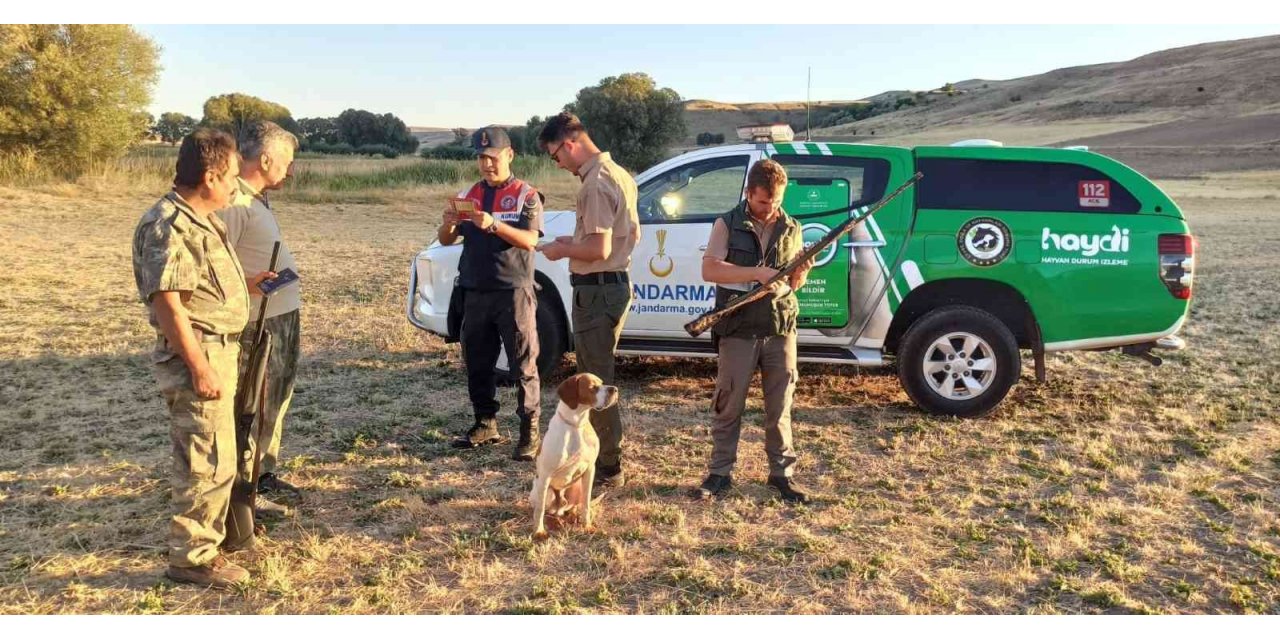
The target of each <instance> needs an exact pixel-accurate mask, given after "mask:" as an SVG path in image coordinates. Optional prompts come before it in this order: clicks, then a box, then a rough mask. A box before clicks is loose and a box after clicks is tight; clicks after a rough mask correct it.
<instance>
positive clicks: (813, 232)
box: [800, 222, 839, 269]
mask: <svg viewBox="0 0 1280 640" xmlns="http://www.w3.org/2000/svg"><path fill="white" fill-rule="evenodd" d="M828 233H831V227H828V226H827V225H825V224H819V223H817V222H810V223H809V224H806V225H804V226H803V227H800V237H801V239H802V241H803V243H804V248H805V249H808V248H809V247H811V246H813V245H814V244H815V243H817V242H818V241H819V240H821V239H822V238H824V237H826V235H827V234H828ZM837 244H839V243H836V242H832V243H831V244H829V245H827V248H825V249H823V250H822V251H821V252H819V253H818V255H816V256H814V257H813V268H815V269H816V268H818V267H821V266H823V265H825V264H827V263H828V262H831V261H832V260H833V259H835V257H836V245H837Z"/></svg>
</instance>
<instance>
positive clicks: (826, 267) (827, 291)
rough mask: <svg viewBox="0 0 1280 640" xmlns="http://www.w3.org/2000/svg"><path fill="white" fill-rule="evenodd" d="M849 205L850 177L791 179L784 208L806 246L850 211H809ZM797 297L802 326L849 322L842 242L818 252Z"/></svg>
mask: <svg viewBox="0 0 1280 640" xmlns="http://www.w3.org/2000/svg"><path fill="white" fill-rule="evenodd" d="M848 204H849V182H848V181H847V180H843V179H840V178H834V179H827V180H800V181H797V180H790V181H788V183H787V192H786V195H785V196H784V197H783V201H782V208H783V210H784V211H786V212H787V213H789V214H790V215H791V216H793V217H794V218H796V221H797V222H799V223H800V226H801V229H802V233H803V237H804V246H805V247H806V248H808V247H809V246H810V245H812V244H813V243H815V242H817V241H818V240H820V239H822V237H823V236H825V235H827V234H828V233H830V232H831V229H832V228H833V227H835V226H836V225H838V224H840V222H841V221H843V220H844V219H845V217H846V216H848V214H847V213H835V214H830V215H826V216H820V217H812V216H811V215H810V214H813V213H819V212H822V211H831V210H833V209H839V208H841V207H844V206H847V205H848ZM796 298H797V299H798V300H799V302H800V318H799V326H800V327H803V328H830V327H843V326H845V325H846V324H849V252H848V251H842V250H841V248H840V243H838V242H837V243H833V244H832V245H831V246H829V247H827V249H826V250H825V251H823V252H822V253H820V254H818V256H817V257H816V258H815V261H814V266H813V269H812V270H811V271H810V272H809V279H808V281H807V282H806V283H805V285H804V286H803V287H801V288H800V291H798V292H797V293H796Z"/></svg>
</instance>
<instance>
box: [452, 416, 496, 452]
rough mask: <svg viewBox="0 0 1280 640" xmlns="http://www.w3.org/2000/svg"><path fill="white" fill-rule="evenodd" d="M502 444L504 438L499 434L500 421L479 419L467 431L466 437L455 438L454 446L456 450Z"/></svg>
mask: <svg viewBox="0 0 1280 640" xmlns="http://www.w3.org/2000/svg"><path fill="white" fill-rule="evenodd" d="M500 442H502V436H501V435H500V434H499V433H498V420H497V419H496V418H477V419H476V423H475V424H474V425H472V427H471V428H470V429H468V430H467V433H466V435H462V436H458V437H456V438H454V439H453V442H452V444H453V448H454V449H473V448H475V447H479V446H481V445H486V444H497V443H500Z"/></svg>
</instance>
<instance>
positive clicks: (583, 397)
mask: <svg viewBox="0 0 1280 640" xmlns="http://www.w3.org/2000/svg"><path fill="white" fill-rule="evenodd" d="M592 377H593V376H591V375H585V376H582V379H581V380H578V402H580V403H585V404H589V405H591V406H595V404H596V394H595V393H593V392H592V391H591V385H592V384H593V383H594V381H593V380H592Z"/></svg>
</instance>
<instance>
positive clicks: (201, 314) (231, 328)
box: [133, 191, 249, 362]
mask: <svg viewBox="0 0 1280 640" xmlns="http://www.w3.org/2000/svg"><path fill="white" fill-rule="evenodd" d="M133 278H134V282H135V283H136V284H137V287H138V297H140V298H141V299H142V302H143V304H145V305H147V319H148V321H149V322H150V323H151V326H153V327H156V329H157V331H156V334H157V341H156V351H155V353H154V354H153V360H154V361H155V362H162V361H164V360H167V359H169V358H171V357H173V356H175V355H177V354H176V353H174V352H173V351H172V350H171V349H170V348H169V346H168V345H167V344H166V341H165V339H164V336H163V334H161V333H160V332H159V327H160V325H159V323H158V322H157V321H156V314H155V309H154V308H153V307H152V305H151V296H152V295H154V294H155V293H157V292H160V291H185V292H190V294H191V297H190V299H189V300H187V301H186V302H184V303H183V306H184V307H185V308H186V310H187V315H188V316H189V317H190V320H191V326H192V327H193V328H194V329H197V330H199V331H201V332H203V333H206V334H228V333H239V332H240V331H241V330H243V329H244V326H245V323H246V322H247V321H248V319H249V293H248V291H247V290H246V289H245V282H244V280H245V277H244V270H242V269H241V268H240V261H239V259H237V258H236V252H235V249H234V248H233V247H232V245H231V243H230V242H229V241H228V240H227V236H226V227H224V226H223V224H222V221H221V220H219V219H218V217H217V216H202V215H199V214H197V213H196V212H195V211H194V210H193V209H192V208H191V205H189V204H187V202H186V201H185V200H183V199H182V196H179V195H178V194H177V192H175V191H170V192H169V193H168V194H167V195H165V196H164V197H163V198H161V199H160V200H159V201H158V202H156V204H155V205H154V206H152V207H151V209H150V210H149V211H147V212H146V213H145V214H143V216H142V219H141V220H140V221H138V227H137V228H136V229H135V230H134V232H133Z"/></svg>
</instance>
